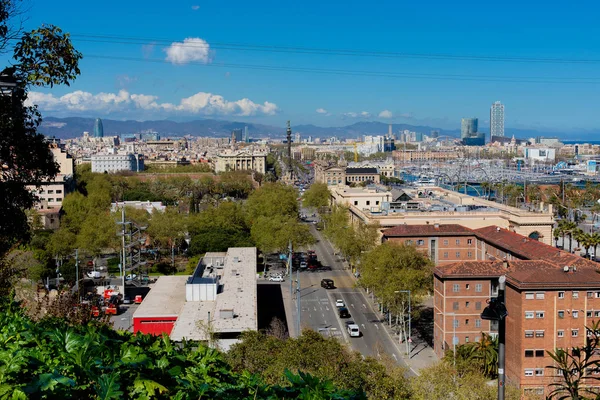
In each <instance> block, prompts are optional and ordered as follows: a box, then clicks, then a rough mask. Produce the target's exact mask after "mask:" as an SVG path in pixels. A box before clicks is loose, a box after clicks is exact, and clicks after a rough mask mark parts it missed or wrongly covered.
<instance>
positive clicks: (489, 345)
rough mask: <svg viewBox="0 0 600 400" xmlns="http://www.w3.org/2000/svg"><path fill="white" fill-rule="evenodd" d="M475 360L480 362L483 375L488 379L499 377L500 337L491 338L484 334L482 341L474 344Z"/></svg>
mask: <svg viewBox="0 0 600 400" xmlns="http://www.w3.org/2000/svg"><path fill="white" fill-rule="evenodd" d="M471 346H472V347H473V350H474V351H473V353H472V354H473V358H474V359H476V360H480V361H481V363H482V367H483V373H484V374H485V375H486V376H488V377H495V376H497V375H498V336H493V337H492V336H491V335H489V334H487V333H485V332H482V335H481V340H479V341H478V342H473V343H472V344H471Z"/></svg>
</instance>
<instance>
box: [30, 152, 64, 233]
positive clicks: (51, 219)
mask: <svg viewBox="0 0 600 400" xmlns="http://www.w3.org/2000/svg"><path fill="white" fill-rule="evenodd" d="M50 151H51V152H52V158H53V159H54V162H56V163H57V164H58V174H57V175H56V176H55V177H54V178H52V179H49V180H44V181H43V182H40V184H39V185H38V186H28V187H27V189H28V190H29V191H31V192H32V193H33V194H34V195H35V196H36V197H37V198H38V201H37V202H36V204H35V209H36V210H37V211H38V214H39V215H40V219H41V222H42V225H43V226H44V228H45V229H55V228H58V212H59V211H60V209H61V207H62V202H63V199H64V198H65V195H66V194H67V193H69V192H71V191H72V190H73V189H74V184H75V182H74V179H73V174H74V168H75V163H74V160H73V157H71V155H70V154H69V153H67V152H66V151H65V150H64V149H63V148H62V147H60V146H59V145H57V144H51V145H50ZM42 211H43V212H42Z"/></svg>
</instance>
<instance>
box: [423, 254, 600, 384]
mask: <svg viewBox="0 0 600 400" xmlns="http://www.w3.org/2000/svg"><path fill="white" fill-rule="evenodd" d="M566 254H567V255H568V253H566ZM566 258H569V257H566ZM597 271H598V269H597V268H596V266H595V265H587V266H582V267H574V266H569V265H562V264H555V263H551V262H548V261H542V260H537V261H465V262H459V263H454V264H446V265H440V266H438V267H436V269H435V271H434V291H435V294H434V297H435V300H434V313H435V322H434V349H435V352H436V354H437V355H438V356H440V357H441V356H443V353H444V351H445V350H446V349H451V348H452V346H453V339H452V338H453V337H454V341H455V344H456V345H459V344H464V343H468V342H470V341H477V340H479V338H480V336H481V332H486V333H491V334H494V333H495V332H497V329H498V327H497V325H496V324H495V323H494V322H493V321H486V320H482V319H481V316H480V314H481V311H482V309H483V307H485V306H486V300H487V299H488V298H489V297H491V296H496V295H497V288H498V278H499V277H500V276H501V275H506V293H505V303H506V307H507V310H508V317H507V318H506V376H507V379H508V381H509V382H512V383H514V384H516V385H518V386H519V387H520V388H522V389H523V390H524V393H526V394H548V393H547V392H548V390H547V387H548V385H549V384H551V383H554V382H557V381H558V380H559V379H561V378H560V377H559V376H557V374H556V372H555V370H553V369H551V368H548V366H550V365H552V364H553V361H552V359H551V358H550V357H549V356H548V355H547V353H546V352H547V351H553V350H554V349H557V348H563V349H567V348H571V347H574V346H582V345H584V344H585V343H584V342H585V338H586V327H587V326H590V324H591V322H592V321H593V320H598V319H600V275H599V274H598V272H597ZM599 386H600V385H599ZM599 389H600V387H599Z"/></svg>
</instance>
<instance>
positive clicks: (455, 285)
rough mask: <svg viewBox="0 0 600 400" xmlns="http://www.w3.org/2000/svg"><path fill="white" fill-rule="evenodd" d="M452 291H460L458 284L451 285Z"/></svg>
mask: <svg viewBox="0 0 600 400" xmlns="http://www.w3.org/2000/svg"><path fill="white" fill-rule="evenodd" d="M452 291H453V292H454V293H457V292H458V291H460V285H459V284H458V283H455V284H454V285H452Z"/></svg>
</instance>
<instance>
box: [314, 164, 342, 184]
mask: <svg viewBox="0 0 600 400" xmlns="http://www.w3.org/2000/svg"><path fill="white" fill-rule="evenodd" d="M314 169H315V182H317V183H326V184H327V185H345V184H346V167H344V166H338V165H335V164H331V163H327V162H324V161H315V162H314Z"/></svg>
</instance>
